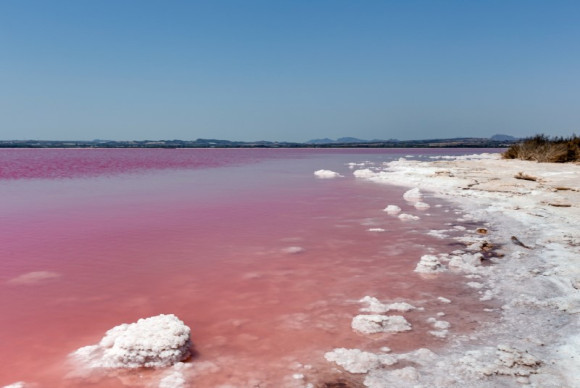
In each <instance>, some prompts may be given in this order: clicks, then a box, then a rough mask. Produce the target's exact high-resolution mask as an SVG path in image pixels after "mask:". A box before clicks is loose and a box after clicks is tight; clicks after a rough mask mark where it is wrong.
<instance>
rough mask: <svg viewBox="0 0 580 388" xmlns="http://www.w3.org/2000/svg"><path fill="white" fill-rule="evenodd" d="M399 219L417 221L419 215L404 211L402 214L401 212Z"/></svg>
mask: <svg viewBox="0 0 580 388" xmlns="http://www.w3.org/2000/svg"><path fill="white" fill-rule="evenodd" d="M399 219H400V220H401V221H417V220H418V219H419V217H417V216H414V215H411V214H406V213H402V214H399Z"/></svg>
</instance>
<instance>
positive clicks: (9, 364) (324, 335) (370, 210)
mask: <svg viewBox="0 0 580 388" xmlns="http://www.w3.org/2000/svg"><path fill="white" fill-rule="evenodd" d="M455 152H456V153H466V151H465V150H457V151H455ZM409 153H415V154H423V155H426V154H433V153H434V151H429V150H414V151H409V150H400V151H398V150H0V161H1V162H2V163H1V165H2V171H1V174H0V178H2V179H0V198H1V202H0V216H1V222H0V241H1V245H0V259H1V262H0V265H1V271H0V312H1V315H0V385H4V384H9V383H12V382H15V381H27V382H33V383H37V384H38V385H39V386H41V387H83V386H87V385H89V383H90V384H91V386H94V387H116V386H123V385H127V386H156V384H157V383H158V381H159V378H160V376H161V375H162V374H163V373H164V371H155V370H140V371H132V372H123V373H120V374H118V373H117V374H116V373H112V374H108V375H104V376H103V375H99V376H89V377H85V378H70V377H69V378H67V377H66V376H67V375H68V374H69V373H70V372H71V370H72V369H73V368H74V367H73V366H71V365H70V364H69V363H67V362H66V361H67V355H68V354H69V353H70V352H72V351H74V350H75V349H77V348H79V347H81V346H85V345H91V344H95V343H97V342H98V341H99V339H100V338H101V337H102V336H103V334H104V333H105V331H106V330H108V329H110V328H112V327H113V326H116V325H118V324H120V323H124V322H134V321H136V320H137V319H139V318H142V317H148V316H153V315H157V314H160V313H174V314H176V315H177V316H178V317H179V318H180V319H182V320H183V321H184V322H185V323H186V324H187V325H189V326H190V327H191V329H192V340H193V342H194V345H195V349H196V351H197V353H198V354H197V356H196V357H195V358H194V359H193V361H192V363H193V364H196V363H200V362H201V361H211V362H212V363H214V364H215V365H216V368H214V369H212V370H210V371H205V372H198V374H197V376H196V377H195V386H196V387H215V386H219V385H220V384H232V385H234V386H251V384H257V383H256V382H260V384H262V385H260V386H272V387H277V386H284V384H285V383H284V381H287V380H285V379H287V378H288V376H290V375H292V373H297V372H300V373H305V374H306V378H307V381H311V382H313V383H317V380H316V379H317V374H318V375H323V374H324V373H325V371H324V370H325V368H328V367H329V365H328V363H326V361H324V359H323V354H324V352H326V351H329V350H331V349H333V348H335V347H346V348H351V347H354V348H363V349H368V350H372V351H378V349H379V348H380V347H381V346H389V347H391V348H393V349H394V350H395V351H399V350H400V351H403V350H409V349H413V348H416V347H418V346H428V347H431V348H434V347H437V346H440V345H441V343H442V341H441V340H438V339H435V338H434V337H432V336H429V335H427V334H426V331H427V330H429V327H428V326H427V324H426V323H425V319H426V318H427V317H429V316H434V314H435V313H436V312H439V311H444V312H446V313H447V314H448V316H447V317H446V319H447V320H449V321H451V323H452V324H453V330H457V331H470V330H473V329H474V328H476V327H477V322H476V320H477V319H480V317H479V316H478V314H477V313H476V312H478V311H481V310H482V305H481V304H480V303H475V302H474V300H477V298H475V295H476V294H475V291H472V290H468V289H466V288H465V287H463V286H462V285H461V284H462V282H458V281H455V280H454V278H453V275H442V276H440V277H439V278H437V279H431V280H425V279H422V278H421V277H419V276H417V275H416V274H415V273H413V271H412V270H413V269H414V267H415V265H416V262H417V261H418V259H419V258H420V256H421V255H423V254H426V253H429V249H434V250H435V251H436V252H449V251H451V250H453V249H456V248H455V247H454V246H453V245H452V242H451V241H445V240H439V239H435V238H432V237H429V236H426V235H425V232H426V231H428V230H430V229H441V228H444V227H445V226H444V225H443V224H445V223H447V222H454V223H457V222H456V220H455V219H454V218H453V217H452V216H451V214H453V213H452V212H449V213H446V212H445V210H446V209H449V207H448V205H447V204H445V203H443V202H440V201H438V200H436V199H433V198H429V199H428V202H429V203H431V205H435V204H437V203H440V204H442V205H443V206H442V207H441V208H435V207H432V208H431V209H429V211H428V212H419V211H418V210H415V209H414V208H413V207H411V206H410V205H408V204H406V203H405V202H404V201H403V200H402V193H403V192H404V191H405V190H404V189H402V188H397V187H390V186H381V185H375V184H372V183H367V182H361V181H357V180H355V179H354V178H352V174H351V173H350V172H349V170H348V168H347V167H346V166H345V163H346V162H360V161H367V160H371V161H374V162H381V161H388V160H392V158H398V157H399V156H402V155H407V154H409ZM447 153H448V152H447ZM320 168H327V169H331V170H334V171H339V172H341V173H343V174H344V175H345V176H346V177H345V178H343V179H334V180H321V179H316V178H314V175H313V174H312V173H313V171H314V170H317V169H320ZM388 204H397V205H399V206H401V207H402V208H403V209H404V211H405V212H408V213H412V214H419V215H421V221H420V222H407V223H404V222H401V221H399V220H398V219H397V218H395V217H390V216H388V215H387V214H386V213H384V212H382V211H381V210H382V209H383V208H384V207H385V206H386V205H388ZM425 213H429V214H430V215H426V214H425ZM371 227H379V228H384V229H386V232H383V233H380V232H369V231H368V230H367V229H368V228H371ZM288 247H301V248H303V249H304V251H303V252H301V253H298V254H290V253H287V252H286V251H285V248H288ZM30 272H42V273H44V275H45V276H44V277H42V276H40V277H38V278H33V279H31V278H24V280H22V278H19V276H22V275H23V274H27V273H30ZM15 279H20V281H19V280H15ZM450 280H452V281H450ZM365 295H371V296H375V297H378V298H379V299H382V300H401V301H402V300H405V301H408V302H409V303H411V304H415V305H417V306H423V307H425V311H424V312H412V313H408V314H406V317H407V319H408V320H409V321H410V322H411V324H412V325H413V330H412V331H411V332H409V333H400V334H396V335H378V336H371V337H368V336H361V335H358V334H355V333H354V332H353V331H352V330H351V329H350V321H351V319H352V317H353V316H354V315H356V314H357V312H358V309H359V308H360V307H361V306H360V304H359V303H357V302H356V301H357V300H358V299H360V298H362V297H363V296H365ZM440 295H443V296H446V297H448V298H450V299H453V300H454V303H453V304H450V305H441V304H440V303H438V302H437V301H436V300H435V299H436V297H437V296H440ZM297 362H299V363H302V364H310V365H313V366H314V367H313V369H310V370H308V372H307V373H306V372H305V371H302V370H298V369H296V368H298V367H297V366H296V365H297V364H296V363H297ZM200 365H201V364H200Z"/></svg>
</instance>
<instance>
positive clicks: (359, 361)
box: [324, 348, 397, 373]
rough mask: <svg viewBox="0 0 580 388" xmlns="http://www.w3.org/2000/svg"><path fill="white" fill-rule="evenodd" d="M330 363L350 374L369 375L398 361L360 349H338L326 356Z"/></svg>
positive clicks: (388, 356)
mask: <svg viewBox="0 0 580 388" xmlns="http://www.w3.org/2000/svg"><path fill="white" fill-rule="evenodd" d="M324 358H326V360H327V361H329V362H335V363H337V364H338V365H340V366H341V367H343V368H344V370H346V371H347V372H350V373H367V372H368V371H370V370H371V369H375V368H379V367H380V366H382V365H393V364H395V363H396V362H397V359H396V358H395V357H393V356H391V355H388V354H374V353H370V352H363V351H361V350H359V349H345V348H338V349H334V350H333V351H332V352H328V353H326V354H325V355H324Z"/></svg>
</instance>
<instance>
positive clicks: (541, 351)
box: [365, 154, 580, 388]
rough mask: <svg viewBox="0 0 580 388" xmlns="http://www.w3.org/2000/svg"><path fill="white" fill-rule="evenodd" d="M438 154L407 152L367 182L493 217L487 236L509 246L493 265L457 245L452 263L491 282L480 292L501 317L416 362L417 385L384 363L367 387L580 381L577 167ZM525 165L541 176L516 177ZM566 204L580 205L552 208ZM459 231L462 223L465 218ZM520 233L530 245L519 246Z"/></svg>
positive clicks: (472, 217)
mask: <svg viewBox="0 0 580 388" xmlns="http://www.w3.org/2000/svg"><path fill="white" fill-rule="evenodd" d="M439 159H442V160H444V161H437V162H420V161H412V160H403V159H400V160H399V161H395V162H390V163H388V164H387V166H386V169H385V170H383V171H376V172H374V173H373V174H369V176H368V177H367V178H366V179H369V180H372V181H375V182H385V183H389V184H400V185H402V186H407V187H411V188H412V187H415V188H417V187H420V188H421V189H425V190H430V191H431V192H433V194H434V195H437V196H440V197H443V198H447V199H449V200H451V201H454V202H455V203H456V204H457V205H458V206H460V207H461V208H463V210H464V212H468V214H462V215H461V217H460V222H464V221H469V222H478V221H479V222H482V220H485V221H486V222H488V224H487V225H485V227H486V228H487V229H488V230H491V231H492V233H491V235H488V236H486V238H491V239H492V240H490V241H492V242H493V245H495V246H501V250H502V253H503V255H502V256H503V258H502V259H500V260H498V259H495V258H493V257H492V258H491V259H489V261H490V262H491V263H493V264H494V266H485V267H483V266H481V265H480V261H481V260H480V259H481V257H478V256H471V257H468V256H463V254H465V252H463V253H461V252H458V253H455V252H454V254H453V255H454V256H455V257H454V256H451V257H450V260H449V263H448V265H449V268H450V269H453V270H454V271H460V272H467V273H477V274H478V275H483V276H485V279H484V283H485V284H486V285H487V286H489V287H490V290H486V291H485V292H483V291H482V293H483V294H482V297H481V298H482V299H487V298H489V297H491V296H494V297H497V298H498V299H499V300H500V302H501V301H503V303H505V304H504V306H503V308H502V309H501V310H499V311H498V310H497V309H484V311H490V312H496V313H497V312H500V313H501V319H495V320H494V321H492V322H489V323H487V322H482V323H481V324H482V328H481V330H479V331H478V332H475V333H474V334H472V335H469V336H465V335H459V334H456V335H454V336H453V338H452V341H453V346H449V347H448V349H443V350H444V351H445V353H446V354H445V355H441V356H439V358H438V359H437V360H436V362H433V363H432V364H431V365H430V366H429V367H428V369H425V370H424V369H422V368H421V367H417V366H416V367H415V368H416V370H417V372H418V373H417V375H416V376H415V377H416V378H417V379H416V380H415V381H413V382H411V383H408V382H407V383H405V382H404V381H400V380H396V381H394V382H393V381H389V380H386V379H387V378H392V375H391V373H392V372H393V371H390V370H386V369H377V370H371V371H370V372H369V373H368V375H367V379H366V380H365V385H366V386H369V387H371V386H374V387H384V386H397V387H405V386H422V387H478V388H479V387H482V388H492V387H497V386H502V387H519V386H520V384H530V385H531V386H532V387H537V388H540V387H541V388H562V387H568V388H579V387H580V380H579V379H578V378H577V371H578V370H580V336H579V335H578V334H577V333H578V332H579V331H580V319H578V315H577V312H580V295H579V293H578V290H579V289H580V265H579V258H580V248H579V247H580V233H579V230H578V228H577V220H578V219H580V211H579V207H578V206H577V205H575V204H578V203H580V194H579V193H580V174H579V170H578V166H575V165H572V164H566V165H563V164H550V163H545V164H537V163H534V162H525V161H517V160H509V161H506V160H499V156H498V155H497V154H483V155H471V156H465V157H441V158H439ZM442 171H443V172H444V173H441V172H442ZM518 171H533V173H534V176H537V177H538V178H540V179H541V181H540V180H538V182H527V181H521V180H519V181H518V180H515V179H514V178H513V177H514V174H517V172H518ZM560 187H562V188H563V189H559V188H560ZM559 202H562V203H563V202H566V203H571V204H573V205H572V206H571V207H569V208H558V207H551V206H549V205H548V204H549V203H559ZM482 226H484V225H482ZM453 228H454V229H456V230H462V229H463V228H462V227H460V226H459V225H458V226H455V227H453ZM512 235H515V236H517V238H518V239H519V240H520V241H522V242H524V243H525V244H526V245H527V246H528V247H531V249H528V248H523V247H521V246H516V245H514V244H513V243H512V241H510V236H512ZM472 237H473V236H466V241H465V243H466V249H465V250H468V251H470V252H468V254H470V255H477V254H478V252H479V249H480V248H481V244H480V243H478V242H477V241H473V243H471V244H469V243H467V242H468V241H467V240H468V239H471V240H473V238H472ZM471 259H473V260H471ZM470 261H471V262H470ZM478 261H479V263H478ZM472 271H474V272H472ZM488 291H489V292H488ZM439 299H440V300H441V299H442V300H443V301H444V302H449V300H448V299H446V298H439ZM574 314H576V315H574ZM501 342H511V343H510V344H509V345H501ZM498 343H500V345H497V344H498ZM489 345H492V346H489ZM542 360H545V361H542ZM423 371H425V372H426V373H425V374H424V373H422V372H423ZM383 375H385V376H383ZM496 376H512V377H511V380H510V379H506V377H502V378H501V379H500V378H499V377H496ZM377 377H384V379H382V380H377ZM373 384H374V385H373ZM405 384H407V385H405Z"/></svg>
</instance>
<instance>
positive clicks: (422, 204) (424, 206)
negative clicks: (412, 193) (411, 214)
mask: <svg viewBox="0 0 580 388" xmlns="http://www.w3.org/2000/svg"><path fill="white" fill-rule="evenodd" d="M414 206H415V209H417V210H427V209H429V208H430V207H431V206H430V205H429V204H428V203H425V202H415V205H414Z"/></svg>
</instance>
